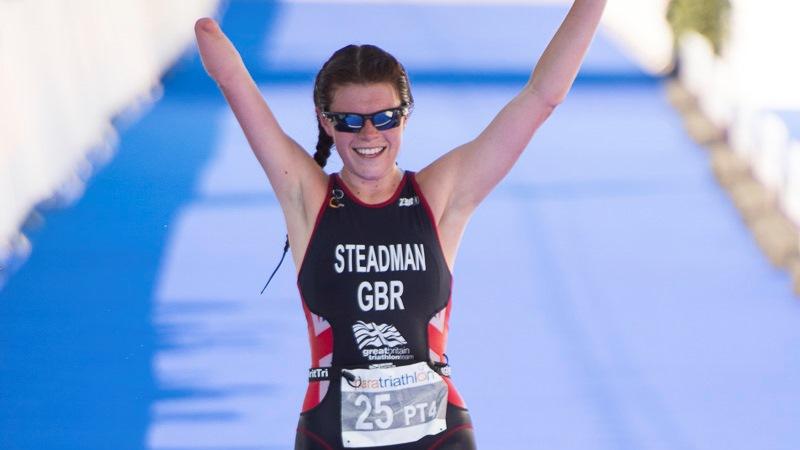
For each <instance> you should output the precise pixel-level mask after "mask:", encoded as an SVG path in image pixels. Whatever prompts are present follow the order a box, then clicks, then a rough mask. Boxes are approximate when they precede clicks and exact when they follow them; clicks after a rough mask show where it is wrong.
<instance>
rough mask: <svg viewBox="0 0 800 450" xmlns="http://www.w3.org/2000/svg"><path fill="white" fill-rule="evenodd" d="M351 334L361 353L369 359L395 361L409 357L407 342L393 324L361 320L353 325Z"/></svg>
mask: <svg viewBox="0 0 800 450" xmlns="http://www.w3.org/2000/svg"><path fill="white" fill-rule="evenodd" d="M353 336H354V337H355V338H356V343H358V349H359V350H361V355H362V356H364V357H365V358H367V359H369V360H370V361H396V360H404V359H411V358H413V356H412V355H411V349H410V348H408V347H405V345H406V344H408V342H406V339H405V338H404V337H403V335H401V334H400V332H399V331H397V328H395V327H394V325H388V324H385V323H382V324H377V323H374V322H370V323H367V322H363V321H361V320H359V321H358V322H356V323H355V324H354V325H353Z"/></svg>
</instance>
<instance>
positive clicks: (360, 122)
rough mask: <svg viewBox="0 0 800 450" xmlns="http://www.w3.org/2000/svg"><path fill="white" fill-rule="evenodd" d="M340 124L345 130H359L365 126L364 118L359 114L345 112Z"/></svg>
mask: <svg viewBox="0 0 800 450" xmlns="http://www.w3.org/2000/svg"><path fill="white" fill-rule="evenodd" d="M339 125H340V126H341V127H342V128H344V129H345V130H344V131H358V130H360V129H361V127H363V126H364V118H363V117H361V116H359V115H357V114H345V115H344V116H342V117H341V119H340V120H339Z"/></svg>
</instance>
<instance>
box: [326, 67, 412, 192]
mask: <svg viewBox="0 0 800 450" xmlns="http://www.w3.org/2000/svg"><path fill="white" fill-rule="evenodd" d="M400 103H401V102H400V97H399V95H398V94H397V90H396V89H395V88H394V87H393V86H392V85H391V84H390V83H370V84H345V85H342V86H337V87H336V89H335V91H334V94H333V101H332V102H331V105H330V111H332V112H349V113H358V114H372V113H374V112H377V111H381V110H385V109H389V108H395V107H398V106H400ZM320 121H321V123H322V126H323V128H324V129H325V132H326V133H328V135H330V136H332V137H333V141H334V143H335V144H336V149H337V151H338V152H339V156H340V157H341V159H342V162H343V163H344V168H343V169H342V177H344V178H345V179H347V180H348V181H354V182H370V181H373V182H374V181H378V182H379V181H381V180H385V179H390V178H391V177H396V176H397V174H398V173H399V172H400V170H399V169H398V168H397V165H396V164H395V162H396V161H397V154H398V152H399V151H400V143H401V141H402V136H403V129H404V128H405V123H406V117H403V118H401V119H400V126H398V127H395V128H392V129H389V130H384V131H379V130H377V129H376V128H375V126H374V125H373V124H372V121H370V120H367V121H366V123H365V124H364V127H363V128H361V130H359V131H358V132H357V133H346V132H341V131H336V130H335V129H334V128H333V124H332V123H331V122H330V121H329V120H327V119H325V118H324V117H321V116H320Z"/></svg>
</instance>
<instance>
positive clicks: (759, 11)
mask: <svg viewBox="0 0 800 450" xmlns="http://www.w3.org/2000/svg"><path fill="white" fill-rule="evenodd" d="M732 6H733V8H732V12H731V26H730V39H729V41H728V42H727V43H726V45H725V47H724V48H723V51H722V55H720V56H717V55H714V53H713V52H712V50H711V45H710V43H709V42H708V41H707V40H706V39H705V38H704V37H702V36H700V35H699V34H695V33H688V34H686V35H685V36H683V37H682V38H681V41H680V48H679V54H680V58H681V74H680V79H681V83H682V84H683V85H684V86H685V87H686V88H687V90H689V91H690V92H691V93H692V94H693V95H694V96H695V97H696V98H697V99H698V105H699V107H700V109H701V110H702V111H703V113H704V114H705V115H706V116H707V117H709V118H710V119H711V120H712V122H714V123H715V124H716V125H717V126H719V127H722V128H725V129H727V130H728V137H729V141H730V144H731V146H732V147H733V149H734V151H736V152H737V153H738V154H740V155H742V156H744V157H745V159H746V160H747V161H748V162H749V164H750V166H751V168H752V171H753V174H754V175H755V176H756V178H757V179H758V180H759V181H760V182H761V184H763V185H764V186H765V187H766V188H767V189H768V190H769V191H770V192H771V194H773V195H774V196H775V197H776V198H777V199H778V202H779V204H780V206H781V207H782V208H783V209H784V211H785V212H786V213H787V214H788V215H789V217H790V218H791V219H792V220H794V221H795V223H796V224H800V160H799V159H800V158H799V157H798V156H797V155H794V153H797V151H798V145H800V143H799V142H800V136H798V135H797V132H796V131H795V135H792V134H791V133H790V132H789V129H788V128H787V126H786V123H785V122H784V119H783V116H781V115H780V114H777V113H776V110H790V111H800V90H798V89H797V87H796V86H797V80H798V79H800V60H798V59H797V58H792V57H791V56H789V55H791V54H792V53H791V48H790V47H791V44H790V43H791V42H797V41H798V40H800V29H798V28H797V27H796V26H795V24H794V20H795V19H796V17H798V15H800V4H798V3H797V2H781V1H777V0H765V1H764V2H751V1H747V0H732ZM793 18H794V19H793Z"/></svg>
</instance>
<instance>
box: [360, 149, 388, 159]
mask: <svg viewBox="0 0 800 450" xmlns="http://www.w3.org/2000/svg"><path fill="white" fill-rule="evenodd" d="M353 150H354V151H355V152H356V153H358V155H359V156H363V157H364V158H374V157H376V156H378V155H380V154H381V153H383V151H384V150H386V147H353Z"/></svg>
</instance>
